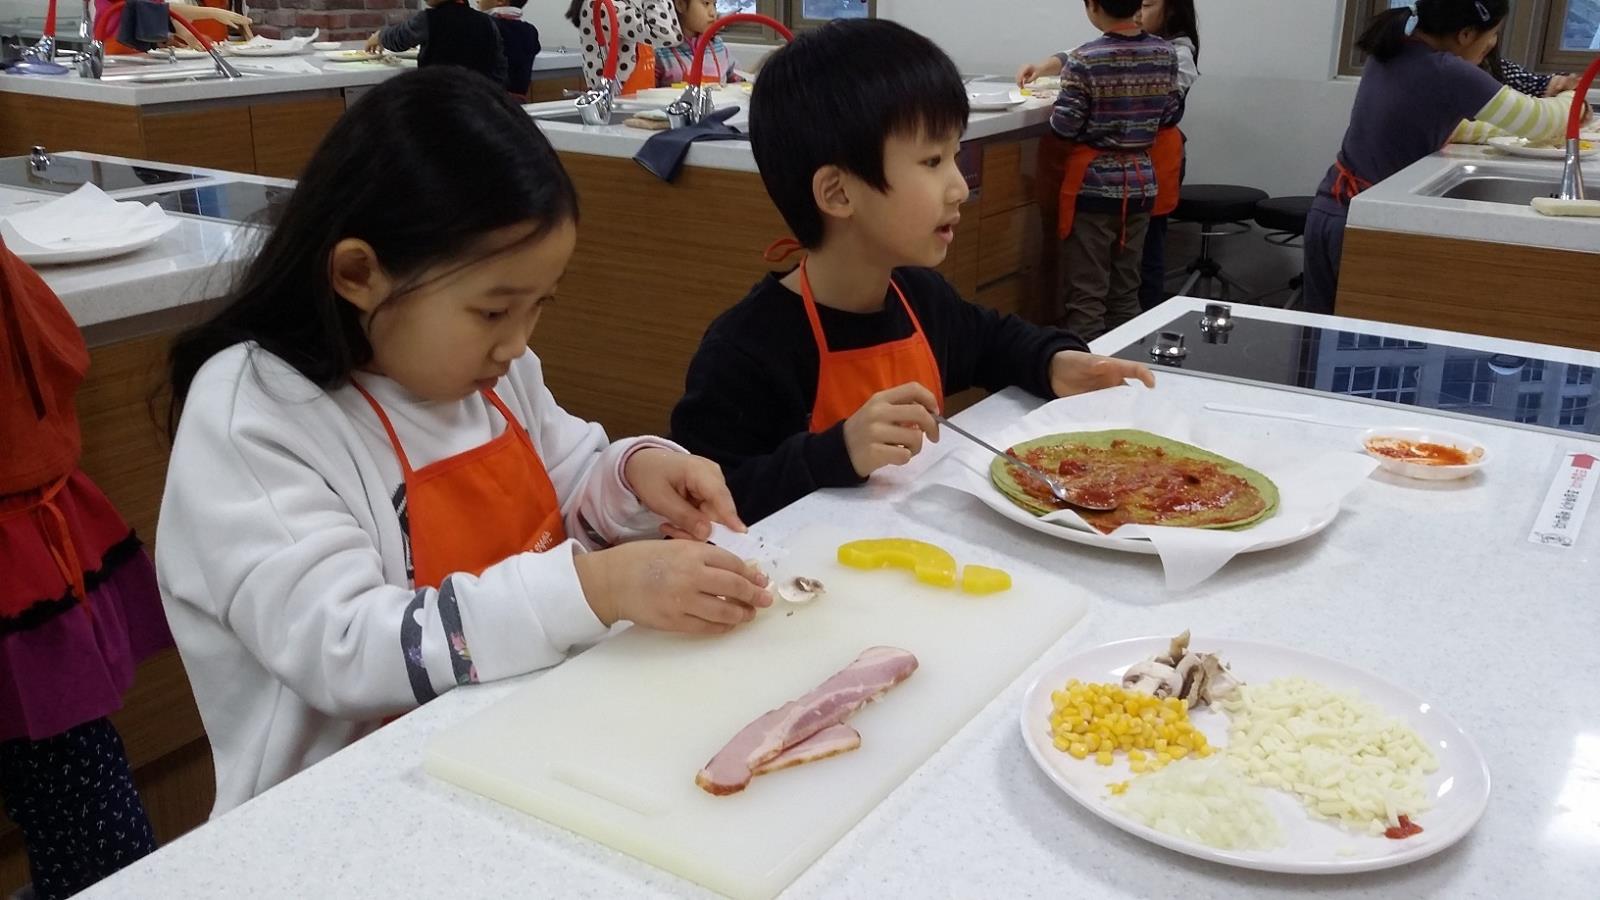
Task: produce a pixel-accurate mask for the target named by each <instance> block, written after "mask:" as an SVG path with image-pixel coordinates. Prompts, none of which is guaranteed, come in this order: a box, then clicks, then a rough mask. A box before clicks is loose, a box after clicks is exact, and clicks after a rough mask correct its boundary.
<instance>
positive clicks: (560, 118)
mask: <svg viewBox="0 0 1600 900" xmlns="http://www.w3.org/2000/svg"><path fill="white" fill-rule="evenodd" d="M533 117H534V118H535V119H537V120H538V121H540V122H562V123H565V124H567V125H587V124H588V123H587V122H585V121H583V114H582V113H580V112H578V111H577V110H572V111H570V112H558V113H534V114H533ZM627 117H628V114H627V113H625V112H614V113H612V114H611V122H612V124H614V125H621V124H622V120H623V119H626V118H627Z"/></svg>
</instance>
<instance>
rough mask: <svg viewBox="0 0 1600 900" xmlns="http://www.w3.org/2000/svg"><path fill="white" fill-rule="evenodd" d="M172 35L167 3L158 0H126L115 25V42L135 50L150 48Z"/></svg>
mask: <svg viewBox="0 0 1600 900" xmlns="http://www.w3.org/2000/svg"><path fill="white" fill-rule="evenodd" d="M170 37H172V17H171V16H169V15H168V14H167V4H165V3H162V2H158V0H128V2H127V5H126V6H124V7H123V8H122V22H121V23H120V24H118V26H117V43H120V44H127V45H128V46H129V47H133V48H134V49H136V50H150V49H152V48H153V47H155V46H156V45H157V44H159V43H162V42H163V41H165V40H167V39H168V38H170Z"/></svg>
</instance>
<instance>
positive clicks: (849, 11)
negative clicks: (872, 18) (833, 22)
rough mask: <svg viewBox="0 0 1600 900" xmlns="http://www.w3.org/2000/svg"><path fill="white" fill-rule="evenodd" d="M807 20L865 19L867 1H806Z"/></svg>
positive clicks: (803, 6) (804, 4) (804, 5)
mask: <svg viewBox="0 0 1600 900" xmlns="http://www.w3.org/2000/svg"><path fill="white" fill-rule="evenodd" d="M801 8H802V9H804V10H805V13H804V14H805V17H806V18H807V19H865V18H866V17H867V0H805V2H804V3H803V4H801Z"/></svg>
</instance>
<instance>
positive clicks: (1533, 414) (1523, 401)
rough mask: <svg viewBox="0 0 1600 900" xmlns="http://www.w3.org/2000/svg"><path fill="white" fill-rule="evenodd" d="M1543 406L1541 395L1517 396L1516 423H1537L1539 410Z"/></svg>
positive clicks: (1542, 396)
mask: <svg viewBox="0 0 1600 900" xmlns="http://www.w3.org/2000/svg"><path fill="white" fill-rule="evenodd" d="M1543 405H1544V395H1543V394H1519V395H1517V421H1518V422H1520V423H1522V424H1523V425H1533V424H1535V423H1537V422H1538V421H1539V408H1540V407H1542V406H1543Z"/></svg>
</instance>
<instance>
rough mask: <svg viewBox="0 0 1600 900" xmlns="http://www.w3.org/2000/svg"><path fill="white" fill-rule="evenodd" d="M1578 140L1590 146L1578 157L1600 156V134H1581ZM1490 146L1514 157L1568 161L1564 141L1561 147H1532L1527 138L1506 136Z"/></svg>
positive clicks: (1494, 140)
mask: <svg viewBox="0 0 1600 900" xmlns="http://www.w3.org/2000/svg"><path fill="white" fill-rule="evenodd" d="M1578 139H1579V140H1580V141H1583V142H1584V143H1585V144H1587V145H1588V146H1587V147H1586V148H1582V149H1579V151H1578V155H1579V156H1580V157H1582V158H1584V159H1588V158H1589V157H1591V156H1595V155H1600V134H1581V135H1579V137H1578ZM1489 146H1491V147H1493V148H1495V149H1496V150H1500V151H1502V152H1504V153H1509V154H1510V155H1512V156H1525V157H1528V158H1530V159H1566V158H1567V150H1566V142H1565V141H1562V142H1561V146H1559V147H1530V146H1528V140H1527V138H1519V137H1511V136H1509V135H1504V136H1501V137H1493V138H1490V139H1489Z"/></svg>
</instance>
